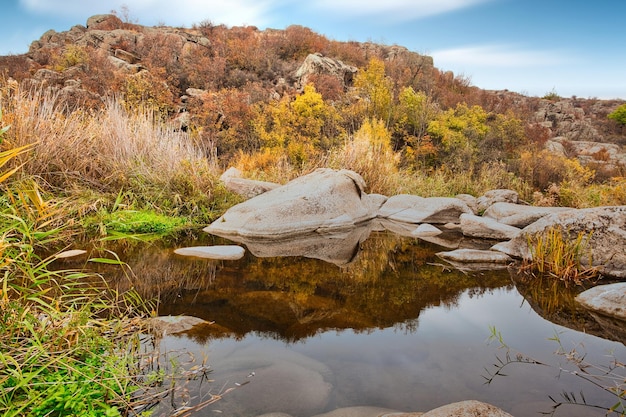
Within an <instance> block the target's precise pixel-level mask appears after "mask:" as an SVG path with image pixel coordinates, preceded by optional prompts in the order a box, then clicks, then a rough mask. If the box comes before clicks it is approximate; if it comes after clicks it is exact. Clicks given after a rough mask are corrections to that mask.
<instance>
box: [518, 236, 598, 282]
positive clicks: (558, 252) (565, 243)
mask: <svg viewBox="0 0 626 417" xmlns="http://www.w3.org/2000/svg"><path fill="white" fill-rule="evenodd" d="M567 235H568V233H567V232H563V231H562V230H561V229H560V228H552V229H550V230H548V231H547V233H545V234H538V235H536V236H533V237H531V238H529V242H528V246H529V248H530V250H531V254H532V260H531V261H529V262H528V263H526V264H525V265H524V266H523V269H527V270H532V271H536V272H538V273H539V274H547V275H550V276H553V277H555V278H557V279H559V280H561V281H563V282H564V283H565V284H566V285H568V284H570V283H574V284H580V283H582V282H583V281H584V280H588V279H592V278H595V277H597V276H598V270H597V268H594V267H593V259H592V256H591V251H590V250H589V249H588V247H587V246H588V242H589V239H590V238H591V232H589V233H585V232H579V233H578V234H577V235H576V238H575V239H571V238H569V237H568V236H567Z"/></svg>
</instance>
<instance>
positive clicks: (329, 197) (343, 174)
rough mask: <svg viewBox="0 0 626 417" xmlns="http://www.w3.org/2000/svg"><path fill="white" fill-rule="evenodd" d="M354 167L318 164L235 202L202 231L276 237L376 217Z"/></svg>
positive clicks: (350, 224)
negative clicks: (272, 186) (284, 182)
mask: <svg viewBox="0 0 626 417" xmlns="http://www.w3.org/2000/svg"><path fill="white" fill-rule="evenodd" d="M364 190H365V181H364V180H363V178H362V177H361V176H360V175H359V174H357V173H356V172H354V171H349V170H345V169H342V170H333V169H330V168H320V169H317V170H315V171H313V172H312V173H310V174H308V175H305V176H302V177H299V178H296V179H295V180H293V181H290V182H288V183H287V184H285V185H283V186H281V187H278V188H275V189H273V190H271V191H268V192H266V193H263V194H261V195H259V196H257V197H254V198H251V199H250V200H247V201H245V202H243V203H241V204H237V205H235V206H233V207H231V208H230V209H228V210H227V211H226V213H224V215H222V216H221V217H220V218H219V219H217V220H216V221H214V222H213V223H211V224H210V225H209V226H208V227H206V228H205V229H204V231H206V232H208V233H211V234H214V235H218V236H223V237H231V236H244V237H249V238H276V237H285V236H289V235H298V234H301V235H304V234H308V233H311V232H314V231H317V230H320V229H321V230H324V231H328V230H339V229H348V228H352V227H354V226H355V225H356V224H359V223H362V222H365V221H367V220H370V219H372V218H373V217H375V215H376V213H373V212H372V211H371V210H370V205H369V204H368V203H367V202H366V200H367V198H368V196H367V194H365V191H364Z"/></svg>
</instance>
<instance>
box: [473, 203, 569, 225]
mask: <svg viewBox="0 0 626 417" xmlns="http://www.w3.org/2000/svg"><path fill="white" fill-rule="evenodd" d="M566 210H572V209H571V208H570V207H537V206H526V205H523V204H515V203H509V202H505V201H500V202H497V203H493V204H492V205H491V206H489V208H488V209H487V210H486V211H485V212H484V214H483V216H484V217H488V218H491V219H495V220H497V221H498V222H499V223H503V224H507V225H509V226H515V227H519V228H524V227H526V226H528V225H530V224H532V223H534V222H536V221H537V220H539V219H540V218H542V217H545V216H547V215H548V214H553V213H560V212H562V211H566Z"/></svg>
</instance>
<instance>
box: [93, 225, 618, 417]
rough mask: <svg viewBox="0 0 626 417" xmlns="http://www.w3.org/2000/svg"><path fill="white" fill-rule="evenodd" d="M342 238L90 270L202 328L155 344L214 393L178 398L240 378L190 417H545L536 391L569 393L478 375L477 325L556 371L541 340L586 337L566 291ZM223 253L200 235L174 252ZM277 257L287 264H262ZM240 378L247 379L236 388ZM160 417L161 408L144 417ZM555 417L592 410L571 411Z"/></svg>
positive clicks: (129, 256) (482, 360)
mask: <svg viewBox="0 0 626 417" xmlns="http://www.w3.org/2000/svg"><path fill="white" fill-rule="evenodd" d="M354 232H355V233H354V234H352V235H351V234H348V235H346V236H343V237H341V238H340V237H339V236H322V237H321V240H318V241H315V240H313V241H308V243H307V245H304V246H302V245H300V246H296V245H295V244H293V242H291V244H290V243H289V242H282V243H281V245H282V246H281V247H282V248H283V249H284V248H286V249H287V250H288V251H287V252H284V251H283V249H281V251H278V250H277V248H278V247H279V246H280V245H271V244H268V242H265V245H264V244H263V242H252V243H251V242H242V244H244V245H246V247H247V249H248V251H247V253H246V255H245V256H244V258H242V259H241V260H238V261H215V260H207V259H190V258H185V257H181V256H177V255H175V254H174V253H173V249H174V248H172V247H170V246H169V245H162V244H153V245H150V246H148V247H146V246H141V245H134V246H133V245H131V246H128V247H126V248H121V249H120V248H116V249H115V248H114V249H115V250H116V252H118V255H119V256H120V258H121V259H123V260H124V261H126V262H127V263H128V265H129V266H130V268H125V269H120V268H118V269H117V270H116V271H113V272H115V273H112V271H110V270H109V271H104V270H103V271H102V272H103V274H104V275H105V276H106V277H109V278H110V279H111V283H112V284H114V285H115V286H117V287H118V288H119V289H120V290H124V289H127V288H131V287H133V288H135V289H136V290H138V291H139V292H140V293H141V294H142V295H143V296H144V297H147V298H152V297H156V298H157V299H158V300H159V313H160V314H173V315H177V314H186V315H193V316H197V317H200V318H204V319H206V320H208V321H212V322H214V324H213V325H211V326H203V327H202V328H201V329H199V330H197V331H195V332H191V333H189V334H187V335H184V336H180V337H172V336H170V337H166V338H165V339H163V340H162V346H161V348H162V349H185V350H190V351H191V352H192V353H193V355H194V356H195V357H197V358H208V361H209V363H210V364H211V365H212V367H213V369H214V373H213V374H212V378H213V379H214V380H215V381H216V382H215V384H214V385H211V386H207V384H206V383H205V384H204V385H200V384H198V385H194V384H192V385H190V386H189V387H188V389H189V393H188V394H189V397H190V398H206V395H207V390H210V391H211V392H213V393H216V394H217V393H219V392H222V391H223V390H224V389H226V388H228V387H234V386H235V385H234V384H235V383H241V381H250V383H248V384H246V385H245V386H242V387H241V389H237V390H235V391H233V392H232V393H229V394H228V396H227V397H225V398H224V399H223V400H221V401H220V402H219V403H217V404H216V405H215V407H213V408H211V409H205V410H203V411H202V412H199V413H198V414H195V415H196V416H209V415H214V411H215V410H218V411H222V412H223V413H224V415H229V416H257V415H261V414H263V413H271V412H284V413H288V414H290V415H291V416H293V417H311V416H313V415H316V414H317V413H322V412H326V411H329V410H333V409H335V408H339V407H349V406H363V405H369V406H377V407H386V408H391V409H396V410H404V411H427V410H429V409H432V408H435V407H438V406H440V405H443V404H445V403H449V402H453V401H460V400H464V399H478V400H481V401H486V402H490V403H493V404H495V405H497V406H499V407H501V408H503V409H505V410H507V411H509V412H510V413H511V414H513V415H515V416H516V417H524V416H528V417H530V416H534V415H537V413H538V412H540V411H549V410H550V405H551V404H550V401H549V400H548V395H552V396H558V395H559V393H560V392H562V391H564V390H565V391H572V392H578V391H579V390H580V389H581V387H580V385H579V384H578V383H579V381H576V380H572V379H571V378H570V379H568V378H567V377H562V378H561V379H559V380H558V381H557V380H556V379H555V377H556V376H557V375H558V372H555V369H557V370H558V364H557V365H556V368H545V369H536V368H533V369H531V368H529V367H525V368H524V367H522V368H519V369H516V370H515V372H514V373H513V374H512V376H511V377H508V378H506V379H505V380H502V381H498V382H497V383H496V384H493V385H490V386H485V385H483V379H482V377H481V374H482V373H483V371H484V368H485V367H486V366H489V364H491V363H493V362H494V359H495V355H496V354H498V350H497V349H496V348H495V347H488V346H487V345H486V343H485V341H486V339H487V337H488V335H489V326H492V325H495V326H496V327H497V328H498V330H500V331H501V332H502V333H503V334H504V336H505V339H506V341H507V343H509V344H510V345H511V346H514V347H515V348H517V349H519V350H521V351H523V352H524V353H526V354H528V355H531V356H533V357H536V358H537V359H540V360H544V361H546V362H550V361H554V356H553V352H554V350H555V349H556V346H554V344H553V343H552V342H549V341H548V340H547V339H548V338H549V337H551V336H552V335H553V334H554V332H555V331H558V332H563V331H566V330H567V329H566V327H571V328H574V329H577V330H581V331H586V332H587V331H590V330H593V329H594V327H593V321H592V320H591V319H590V316H588V315H586V314H585V313H584V312H583V311H579V310H578V309H577V308H576V307H575V304H574V303H573V294H567V293H564V292H563V291H562V290H563V289H562V287H551V286H549V285H547V283H544V284H545V285H543V286H542V285H530V284H528V283H525V282H522V281H518V280H517V279H514V280H512V279H511V275H510V274H509V272H508V271H479V272H476V271H474V272H467V273H463V272H460V271H458V270H456V269H453V268H450V267H449V266H447V265H444V264H442V261H441V260H440V259H439V258H438V257H437V256H436V255H435V253H436V252H438V251H440V250H442V247H441V246H439V245H435V244H433V243H428V242H425V241H420V240H416V239H413V238H409V237H405V236H402V235H399V234H395V233H390V232H384V231H378V230H371V229H370V230H367V229H366V230H358V231H354ZM448 234H449V235H451V236H453V235H454V233H453V232H452V233H448ZM365 237H367V238H366V239H364V238H365ZM329 239H331V240H329ZM332 239H335V240H332ZM342 239H346V240H342ZM447 241H454V239H447ZM346 242H348V244H346ZM232 243H233V242H232V241H228V240H225V239H222V238H219V237H215V236H210V235H205V234H201V235H199V236H196V237H194V239H193V240H191V241H189V242H178V246H201V245H211V244H232ZM285 243H286V244H285ZM333 243H337V244H338V245H337V246H333ZM339 243H341V244H340V245H339ZM328 244H330V246H327V245H328ZM459 244H462V242H460V243H459ZM248 245H250V246H248ZM328 247H331V248H333V249H332V250H330V251H329V250H327V249H326V248H328ZM302 248H308V249H306V250H302ZM122 249H123V250H122ZM252 252H254V253H256V254H257V255H258V256H255V255H254V254H253V253H252ZM279 254H281V255H289V256H280V257H278V256H276V257H275V256H274V255H279ZM96 267H98V268H110V266H106V265H96ZM104 272H106V273H104ZM515 283H517V287H516V284H515ZM546 285H547V286H546ZM517 288H519V289H520V290H519V292H518V290H517ZM520 293H521V294H522V295H523V297H522V295H520ZM537 312H538V313H539V314H541V316H543V317H545V318H547V319H548V320H549V321H548V320H544V319H543V318H542V317H541V316H540V315H539V314H537ZM555 323H556V324H555ZM560 325H563V326H566V327H562V326H560ZM596 327H597V326H596ZM563 338H564V341H565V343H569V342H570V341H572V342H573V343H577V342H580V341H581V340H583V338H585V339H584V340H585V347H586V348H587V349H588V350H589V354H590V357H592V356H595V357H598V358H602V357H603V354H605V353H606V351H608V350H609V349H614V350H615V351H616V352H618V353H622V352H623V351H624V346H623V345H621V344H619V345H618V344H615V343H611V342H607V341H606V340H604V339H599V338H593V337H591V336H585V335H583V334H582V333H579V332H576V331H572V332H571V333H568V336H563ZM251 372H255V376H254V377H253V378H251V379H247V378H248V375H250V373H251ZM585 395H586V396H587V397H588V398H592V399H597V400H599V401H607V400H610V398H608V399H607V398H606V396H604V397H603V395H604V394H601V393H600V394H598V395H594V394H593V393H592V392H585ZM294 398H297V400H294ZM170 411H171V406H170V405H168V404H162V405H161V406H160V408H159V410H158V411H157V412H156V414H155V415H167V413H168V412H170ZM601 414H602V413H601V412H600V413H598V414H597V415H601ZM557 415H558V414H557ZM564 415H572V416H574V415H577V416H588V415H593V414H590V413H589V410H587V409H584V408H581V409H580V410H579V411H572V410H568V413H567V414H564Z"/></svg>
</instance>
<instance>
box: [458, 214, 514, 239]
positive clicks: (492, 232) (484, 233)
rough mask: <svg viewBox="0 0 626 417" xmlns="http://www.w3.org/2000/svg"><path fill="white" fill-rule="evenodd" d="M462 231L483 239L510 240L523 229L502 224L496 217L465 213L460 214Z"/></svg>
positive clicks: (467, 234) (466, 234)
mask: <svg viewBox="0 0 626 417" xmlns="http://www.w3.org/2000/svg"><path fill="white" fill-rule="evenodd" d="M460 221H461V231H462V232H463V234H464V235H465V236H471V237H479V238H483V239H494V240H510V239H513V238H514V237H515V236H517V234H518V233H519V232H520V231H521V229H519V228H517V227H513V226H509V225H506V224H502V223H500V222H498V221H496V220H494V219H490V218H487V217H481V216H476V215H475V214H468V213H463V214H461V216H460Z"/></svg>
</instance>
